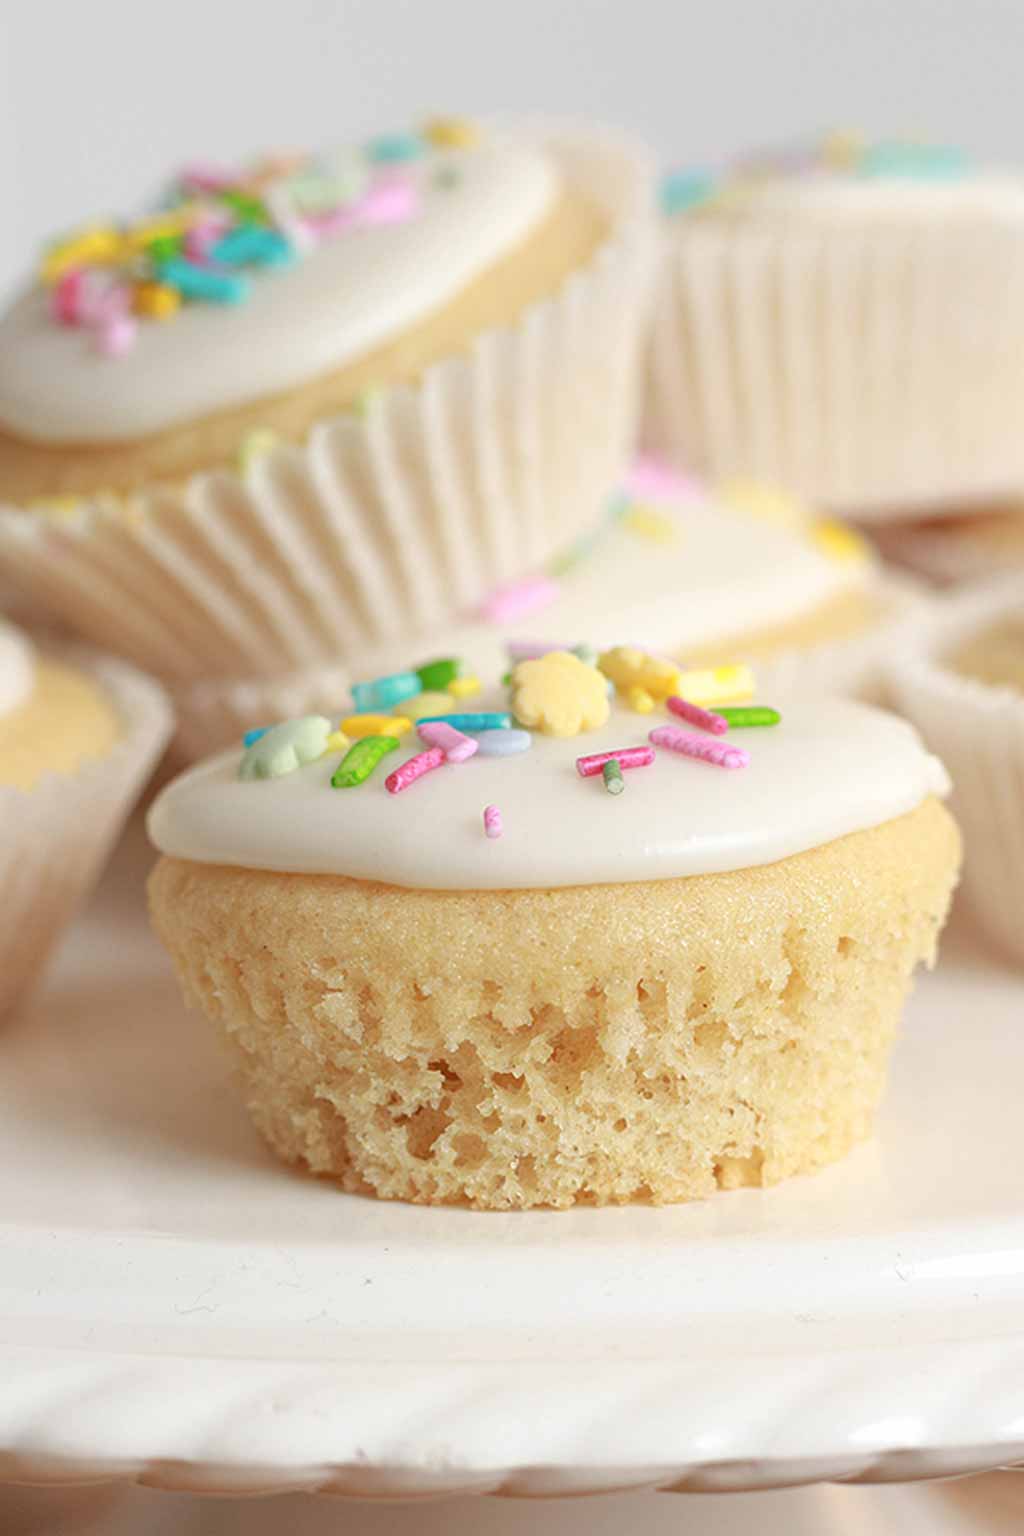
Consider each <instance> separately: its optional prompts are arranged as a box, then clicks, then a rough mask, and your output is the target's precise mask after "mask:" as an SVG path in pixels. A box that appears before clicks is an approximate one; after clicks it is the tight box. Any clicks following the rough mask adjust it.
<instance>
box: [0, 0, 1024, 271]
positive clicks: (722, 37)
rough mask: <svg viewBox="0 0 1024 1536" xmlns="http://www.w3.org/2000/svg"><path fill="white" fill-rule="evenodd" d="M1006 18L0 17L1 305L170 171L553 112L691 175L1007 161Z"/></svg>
mask: <svg viewBox="0 0 1024 1536" xmlns="http://www.w3.org/2000/svg"><path fill="white" fill-rule="evenodd" d="M1022 62H1024V3H1022V0H704V3H701V4H697V3H694V0H269V3H268V0H262V3H261V0H174V3H172V0H0V184H2V185H3V188H4V191H5V196H4V204H5V214H4V217H3V218H2V219H0V291H2V290H3V289H4V288H6V287H7V286H8V285H9V284H10V283H12V282H13V281H15V279H16V278H17V277H18V275H19V274H20V273H21V272H22V270H23V269H24V268H25V266H26V265H27V264H28V262H29V261H30V260H31V258H32V257H33V255H34V253H35V251H36V249H37V247H38V245H39V243H40V242H41V241H42V240H43V239H44V238H46V237H48V236H50V235H52V234H54V233H56V232H58V231H59V230H60V229H62V228H64V227H67V226H68V225H71V224H74V223H75V222H76V221H78V220H80V219H82V218H85V217H88V216H90V215H92V214H94V213H100V212H112V213H117V212H125V211H129V212H130V211H131V210H132V209H133V207H135V206H136V205H137V204H138V203H139V202H140V201H141V200H142V199H144V198H147V197H148V196H149V195H150V194H151V193H152V191H153V190H154V188H156V187H158V186H159V185H160V183H161V182H162V180H163V178H164V176H165V175H166V174H167V173H168V172H170V171H171V170H172V169H173V168H174V167H175V166H177V165H178V164H179V163H181V162H182V161H183V160H185V159H186V158H191V157H197V156H203V157H209V158H221V157H225V158H229V157H232V156H236V155H243V154H245V153H246V152H249V151H253V150H259V149H262V148H269V147H275V146H279V145H286V144H295V145H317V144H323V143H331V142H337V141H340V140H344V139H346V138H351V137H355V136H359V135H362V134H365V133H367V132H370V131H373V130H384V129H388V128H395V127H399V126H404V125H406V124H408V123H409V122H410V121H415V120H416V119H417V118H418V117H419V116H420V115H421V114H423V113H424V112H429V111H432V110H445V111H468V112H473V111H484V110H487V109H500V110H507V109H514V108H521V107H525V108H531V109H537V108H540V109H551V108H565V109H567V110H570V111H573V112H583V113H590V114H597V115H600V116H604V117H606V118H608V119H611V120H617V121H619V122H621V123H623V124H627V125H630V126H632V127H633V128H635V129H636V130H638V131H639V132H641V133H643V134H645V135H647V136H648V137H649V138H650V139H651V140H652V142H653V143H654V144H655V145H656V146H657V147H658V148H659V149H660V150H661V151H662V152H663V153H664V154H665V156H666V157H668V158H671V159H674V160H676V161H680V162H700V161H702V160H706V159H709V158H717V157H721V156H723V155H727V154H729V153H730V152H733V151H736V150H738V149H743V148H747V147H749V146H750V145H751V144H752V143H756V142H758V141H760V142H765V141H769V142H770V141H779V140H786V139H787V138H791V137H793V136H798V135H801V134H806V133H808V132H814V131H816V130H817V129H819V128H821V127H829V126H839V125H841V126H852V127H861V128H863V129H865V130H866V131H868V132H871V133H874V134H879V135H882V134H884V135H889V134H893V135H905V136H910V137H920V138H924V139H930V140H933V141H946V142H956V143H959V144H962V145H964V146H965V147H966V148H968V149H969V150H972V151H975V152H977V153H978V154H980V155H985V156H991V157H993V158H999V159H1003V160H1006V159H1015V158H1024V124H1022V123H1021V121H1020V118H1021V107H1020V100H1021V86H1020V77H1021V65H1022Z"/></svg>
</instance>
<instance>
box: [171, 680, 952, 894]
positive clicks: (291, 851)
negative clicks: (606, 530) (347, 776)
mask: <svg viewBox="0 0 1024 1536" xmlns="http://www.w3.org/2000/svg"><path fill="white" fill-rule="evenodd" d="M762 702H763V703H766V704H770V703H773V702H774V701H773V700H772V699H769V698H764V699H763V700H762ZM474 703H475V701H470V705H469V707H473V704H474ZM504 704H505V699H504V695H501V694H495V695H494V697H493V698H492V699H491V700H490V701H489V702H488V701H487V700H485V701H484V706H483V707H484V708H488V707H490V708H500V707H503V706H504ZM398 707H399V708H400V706H398ZM666 724H671V725H678V726H684V722H682V721H680V720H677V719H676V718H675V717H674V716H672V715H669V714H668V713H667V712H666V711H665V710H663V709H659V710H658V711H657V712H656V713H653V714H649V715H640V714H637V713H636V711H635V710H629V709H623V708H621V707H619V706H618V705H613V707H612V712H611V717H610V719H609V720H608V721H607V723H606V724H605V725H603V726H600V727H599V728H598V729H596V730H591V731H585V732H583V733H582V734H581V735H579V736H573V737H570V738H568V739H562V738H556V737H552V736H545V735H542V734H541V733H540V732H537V731H535V732H534V733H533V744H532V746H531V747H530V749H529V750H528V751H526V752H521V753H518V754H516V755H515V756H514V757H500V758H499V757H488V756H485V755H484V754H483V753H482V752H478V753H476V755H475V756H473V757H471V758H470V759H469V761H468V762H465V763H458V764H455V763H444V764H442V765H441V766H440V767H439V768H437V769H435V770H434V771H433V772H431V773H428V774H425V775H424V776H423V778H421V779H419V780H417V781H416V782H415V783H413V784H412V785H410V786H409V787H408V788H407V789H405V790H403V791H401V792H400V793H399V794H391V793H390V792H389V791H388V789H387V788H386V775H387V774H388V773H390V772H391V770H392V768H394V767H397V766H398V765H399V764H400V763H401V762H404V761H406V760H408V759H409V758H411V757H412V756H413V755H414V754H416V753H419V752H422V751H423V750H424V746H425V744H424V742H422V741H420V740H419V738H418V736H417V735H416V734H415V732H410V733H409V734H408V735H407V736H406V737H404V738H403V740H402V743H401V748H400V750H399V751H396V752H394V753H393V754H392V755H391V756H389V757H387V758H385V759H384V761H383V763H382V764H381V765H380V766H379V767H378V768H377V769H376V770H375V772H374V773H373V774H372V776H371V777H370V778H369V779H367V780H366V781H365V783H363V784H360V785H357V786H356V787H355V788H352V789H334V788H332V786H331V775H332V773H333V772H334V770H335V768H336V767H337V765H338V763H339V761H340V756H339V754H338V753H336V752H332V753H329V754H328V755H327V756H325V757H322V758H320V759H319V760H318V761H317V762H313V763H309V764H307V765H306V766H304V767H302V768H299V769H297V770H296V771H295V772H293V773H288V774H283V775H282V776H281V777H279V778H275V779H266V780H261V781H257V780H252V779H249V780H241V779H239V777H238V771H239V763H240V760H241V756H242V754H241V751H240V750H239V748H237V747H236V748H235V749H234V750H232V751H228V752H225V753H222V754H221V755H220V756H219V757H216V758H214V759H213V760H212V761H211V762H208V763H203V764H200V765H199V766H198V767H196V768H192V769H190V770H189V771H188V772H187V773H186V774H184V775H183V776H182V777H181V778H180V779H178V780H177V781H176V782H175V783H174V784H171V785H169V786H168V788H167V789H165V790H164V791H163V793H162V794H161V795H160V797H159V799H158V800H157V802H156V804H155V805H154V807H153V809H152V812H151V814H150V818H149V828H150V835H151V836H152V838H153V841H154V842H155V844H156V845H157V847H158V848H160V849H161V850H162V852H164V853H170V854H175V855H176V856H177V857H179V858H185V859H196V860H199V861H200V862H201V863H206V864H231V865H240V866H242V867H243V868H249V869H276V870H284V871H286V872H289V873H296V872H303V873H308V874H338V875H349V876H352V877H353V878H355V879H359V880H383V881H385V882H386V883H387V884H389V885H403V886H413V887H416V888H419V889H426V890H435V889H445V890H449V889H453V890H483V889H495V888H496V889H500V890H505V889H511V888H519V889H522V888H533V887H541V888H546V887H548V886H564V885H589V884H594V883H615V882H617V881H629V880H658V879H674V878H676V877H678V876H682V875H695V874H708V873H712V872H716V871H719V870H733V869H747V868H751V867H753V866H755V865H759V864H770V863H774V862H775V861H776V860H778V859H784V858H787V857H789V856H790V855H792V854H796V853H802V852H804V851H805V850H806V849H808V848H815V847H819V846H820V845H821V844H823V843H828V842H831V841H832V840H833V839H835V838H837V837H843V836H845V835H846V834H847V833H849V832H857V831H861V830H863V829H864V828H867V827H875V826H878V825H880V824H881V823H882V822H883V821H889V820H891V819H892V818H894V817H896V816H901V815H903V814H904V813H905V812H907V811H911V810H914V809H915V808H916V807H917V806H919V805H920V804H921V802H922V801H923V800H924V799H926V798H927V797H928V796H929V795H934V794H937V795H943V794H945V793H947V791H948V789H949V781H948V779H947V777H946V772H945V769H944V768H943V767H942V764H941V763H940V762H939V760H938V758H936V757H933V756H932V755H931V754H930V753H928V752H927V751H926V750H925V748H924V746H923V744H922V742H921V740H920V738H919V737H918V736H917V734H916V732H915V731H914V730H913V728H912V727H910V726H908V725H907V723H906V721H904V720H900V719H898V718H897V717H896V716H895V715H891V714H888V713H886V712H884V711H882V710H878V709H873V708H871V707H870V706H868V705H866V704H858V703H855V702H854V701H853V700H852V699H797V698H794V699H792V700H790V701H787V702H786V703H785V705H784V708H783V712H782V720H781V722H780V723H779V724H778V725H776V726H772V727H769V728H766V729H765V728H754V729H750V730H732V731H730V732H729V734H728V735H727V736H725V737H722V738H717V739H718V740H720V741H722V742H725V743H726V744H728V745H729V746H737V747H741V748H743V749H744V750H746V751H748V752H749V754H750V762H749V765H748V766H747V767H744V768H739V769H725V768H720V767H717V766H715V765H712V764H709V763H705V762H698V761H694V759H692V758H689V757H685V756H681V755H680V754H678V753H676V752H673V751H669V750H666V749H665V748H663V747H657V748H656V751H655V758H654V761H653V762H652V763H650V764H648V765H647V766H645V767H640V768H633V769H627V770H626V772H625V774H624V779H625V791H624V793H622V794H619V795H616V796H612V795H609V794H607V793H606V791H605V788H604V784H603V782H602V780H601V777H600V775H596V776H594V777H593V778H588V779H583V778H581V777H580V775H579V773H578V772H577V770H576V766H575V764H576V760H577V758H578V757H580V756H584V755H588V754H591V753H601V752H614V751H615V750H617V749H622V748H626V747H633V746H643V745H646V744H647V739H648V731H649V730H650V729H651V727H657V726H664V725H666ZM684 729H686V730H687V731H689V732H690V733H691V734H694V733H693V732H692V728H690V727H685V726H684ZM696 734H698V735H700V734H702V733H696ZM705 739H706V740H707V741H709V742H710V741H712V740H715V739H716V738H712V737H705ZM485 805H497V806H498V807H499V808H500V810H501V814H502V818H503V822H504V834H503V836H502V837H501V838H499V839H497V840H493V841H492V840H491V839H490V838H487V837H485V835H484V831H483V822H482V815H483V808H484V806H485Z"/></svg>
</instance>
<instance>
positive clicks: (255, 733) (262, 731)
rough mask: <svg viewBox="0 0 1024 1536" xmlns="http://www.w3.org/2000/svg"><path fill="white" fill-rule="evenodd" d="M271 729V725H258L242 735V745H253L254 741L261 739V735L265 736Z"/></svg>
mask: <svg viewBox="0 0 1024 1536" xmlns="http://www.w3.org/2000/svg"><path fill="white" fill-rule="evenodd" d="M269 730H270V726H269V725H257V726H256V727H255V728H254V729H253V730H251V731H246V733H245V735H244V736H243V737H242V746H243V747H251V746H252V744H253V742H254V741H259V739H260V737H261V736H265V735H266V734H267V732H268V731H269Z"/></svg>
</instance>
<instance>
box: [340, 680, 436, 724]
mask: <svg viewBox="0 0 1024 1536" xmlns="http://www.w3.org/2000/svg"><path fill="white" fill-rule="evenodd" d="M422 692H423V684H422V683H421V682H420V680H419V678H418V677H417V675H416V673H415V672H393V673H392V674H391V676H390V677H375V678H374V679H373V681H372V682H369V683H353V684H352V702H353V704H354V705H355V707H356V712H357V713H358V714H364V715H365V714H367V713H369V714H376V712H377V711H378V710H389V709H390V708H391V706H392V704H400V703H401V701H402V700H403V699H411V698H414V697H415V695H416V694H417V693H422Z"/></svg>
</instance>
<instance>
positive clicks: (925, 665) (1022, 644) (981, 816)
mask: <svg viewBox="0 0 1024 1536" xmlns="http://www.w3.org/2000/svg"><path fill="white" fill-rule="evenodd" d="M890 683H891V687H892V691H893V694H894V697H895V700H896V703H897V704H898V705H899V707H900V709H901V710H902V711H903V713H904V714H906V715H907V716H909V718H910V719H911V720H913V721H914V722H915V723H916V725H917V726H918V728H919V729H920V731H921V732H922V734H923V735H924V737H925V739H926V740H927V741H928V742H929V744H930V745H932V746H933V747H934V748H935V750H936V751H940V752H942V753H943V755H944V756H945V758H946V761H947V762H948V763H949V766H950V770H951V773H952V776H953V785H954V803H955V808H956V812H957V816H958V818H959V820H960V821H961V823H962V825H963V829H964V839H965V845H966V859H965V864H964V892H965V895H966V897H967V900H968V902H969V904H970V906H971V907H972V909H973V910H974V912H975V913H976V914H977V916H978V918H979V919H980V920H981V922H982V923H983V924H984V926H985V928H986V930H987V931H988V933H989V934H990V935H991V936H992V938H993V939H994V940H995V941H996V943H997V944H999V946H1000V947H1001V948H1002V950H1003V951H1004V952H1005V953H1007V954H1010V955H1013V956H1014V957H1015V958H1016V959H1017V961H1018V962H1019V963H1020V964H1024V902H1022V896H1021V893H1022V891H1024V795H1022V786H1024V578H1022V577H1021V576H1019V575H1017V576H1013V577H1011V578H1009V579H1007V580H1005V581H1001V582H996V583H990V584H988V585H986V586H983V587H979V588H976V589H973V590H971V591H968V592H964V593H963V594H961V595H960V596H959V597H957V598H955V599H952V600H951V601H950V602H948V603H947V604H946V605H945V606H944V607H943V608H942V609H940V610H938V612H937V613H936V615H935V617H934V618H933V619H932V622H931V623H930V624H929V625H928V626H926V627H924V628H923V629H921V630H920V632H919V633H918V634H917V635H916V637H915V638H914V639H913V641H912V643H911V644H910V645H909V646H908V647H906V648H905V649H904V650H903V651H902V653H901V654H900V656H899V657H898V658H895V659H894V660H893V662H892V665H891V674H890Z"/></svg>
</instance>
